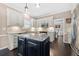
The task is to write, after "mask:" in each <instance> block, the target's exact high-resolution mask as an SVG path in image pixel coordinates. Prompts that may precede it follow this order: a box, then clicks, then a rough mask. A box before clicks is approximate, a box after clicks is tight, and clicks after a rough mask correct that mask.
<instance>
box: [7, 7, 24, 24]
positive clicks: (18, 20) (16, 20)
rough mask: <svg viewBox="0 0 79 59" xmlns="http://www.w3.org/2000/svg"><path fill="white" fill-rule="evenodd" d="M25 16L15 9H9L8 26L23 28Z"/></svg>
mask: <svg viewBox="0 0 79 59" xmlns="http://www.w3.org/2000/svg"><path fill="white" fill-rule="evenodd" d="M23 22H24V20H23V15H22V14H21V13H20V12H18V11H16V10H13V9H10V8H7V25H8V26H23Z"/></svg>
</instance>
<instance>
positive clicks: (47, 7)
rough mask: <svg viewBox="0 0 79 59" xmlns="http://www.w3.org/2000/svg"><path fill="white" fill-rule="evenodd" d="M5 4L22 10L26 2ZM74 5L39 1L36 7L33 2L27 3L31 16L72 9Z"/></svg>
mask: <svg viewBox="0 0 79 59" xmlns="http://www.w3.org/2000/svg"><path fill="white" fill-rule="evenodd" d="M5 4H6V5H8V6H10V7H13V8H15V9H17V10H19V11H22V12H24V7H25V5H26V3H5ZM75 5H76V4H75V3H40V7H39V8H37V7H36V4H35V3H28V8H29V12H30V15H31V16H32V17H40V16H45V15H49V14H50V15H51V14H56V13H60V12H64V11H68V10H72V9H73V8H74V6H75Z"/></svg>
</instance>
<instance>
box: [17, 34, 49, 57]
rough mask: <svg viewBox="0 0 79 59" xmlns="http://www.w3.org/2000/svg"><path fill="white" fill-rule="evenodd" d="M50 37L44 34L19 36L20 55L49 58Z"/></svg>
mask: <svg viewBox="0 0 79 59" xmlns="http://www.w3.org/2000/svg"><path fill="white" fill-rule="evenodd" d="M49 41H50V40H49V37H48V35H47V34H44V33H40V34H38V33H28V34H20V35H18V53H17V54H18V55H21V56H49V55H50V46H49V44H50V43H49Z"/></svg>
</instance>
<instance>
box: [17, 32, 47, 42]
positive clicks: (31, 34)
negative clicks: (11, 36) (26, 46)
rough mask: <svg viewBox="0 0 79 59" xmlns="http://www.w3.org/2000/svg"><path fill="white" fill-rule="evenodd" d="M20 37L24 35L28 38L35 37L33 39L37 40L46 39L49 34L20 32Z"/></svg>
mask: <svg viewBox="0 0 79 59" xmlns="http://www.w3.org/2000/svg"><path fill="white" fill-rule="evenodd" d="M18 36H19V37H23V38H28V39H33V40H37V41H44V40H45V39H46V38H47V37H48V35H47V34H45V33H39V34H38V33H27V34H19V35H18Z"/></svg>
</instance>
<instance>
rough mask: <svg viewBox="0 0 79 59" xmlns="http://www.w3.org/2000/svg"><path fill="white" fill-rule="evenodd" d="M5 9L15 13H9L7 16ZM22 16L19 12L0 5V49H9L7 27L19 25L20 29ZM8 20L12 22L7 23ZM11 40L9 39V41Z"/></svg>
mask: <svg viewBox="0 0 79 59" xmlns="http://www.w3.org/2000/svg"><path fill="white" fill-rule="evenodd" d="M7 9H10V10H13V11H15V13H13V12H11V13H9V14H8V13H7ZM16 13H17V14H16ZM13 14H14V15H15V17H14V15H13ZM11 15H12V16H11ZM10 16H11V17H12V18H11V17H10ZM22 16H23V15H22V13H21V12H19V11H17V10H15V9H12V8H10V7H8V6H6V5H4V4H1V3H0V48H4V47H9V45H10V44H11V43H10V42H9V38H8V34H7V28H8V25H9V26H12V25H17V24H19V26H21V27H22V26H23V18H22ZM17 19H18V20H17ZM9 20H13V21H11V22H7V21H9ZM14 20H15V22H14ZM15 23H16V24H15ZM11 39H12V38H10V40H11ZM12 43H13V42H12Z"/></svg>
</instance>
